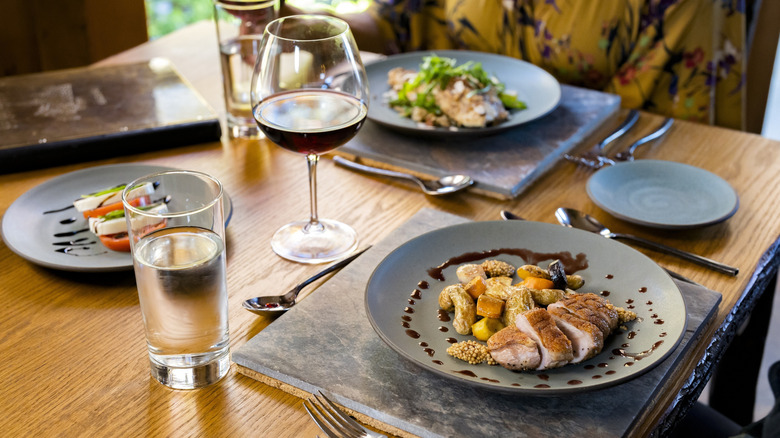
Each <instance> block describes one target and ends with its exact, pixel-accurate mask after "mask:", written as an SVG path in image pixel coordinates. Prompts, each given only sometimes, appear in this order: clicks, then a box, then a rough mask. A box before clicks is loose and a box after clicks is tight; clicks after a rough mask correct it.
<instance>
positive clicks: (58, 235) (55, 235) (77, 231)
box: [54, 228, 89, 237]
mask: <svg viewBox="0 0 780 438" xmlns="http://www.w3.org/2000/svg"><path fill="white" fill-rule="evenodd" d="M87 231H89V228H82V229H80V230H74V231H65V232H63V233H56V234H54V237H70V236H75V235H76V234H80V233H84V232H87Z"/></svg>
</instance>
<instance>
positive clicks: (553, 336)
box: [515, 308, 574, 370]
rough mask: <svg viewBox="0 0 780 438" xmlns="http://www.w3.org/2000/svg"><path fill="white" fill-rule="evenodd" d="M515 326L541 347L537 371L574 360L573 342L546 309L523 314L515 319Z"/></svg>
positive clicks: (556, 366)
mask: <svg viewBox="0 0 780 438" xmlns="http://www.w3.org/2000/svg"><path fill="white" fill-rule="evenodd" d="M515 324H516V325H517V328H519V329H520V331H522V332H523V333H525V334H526V335H528V336H530V337H531V339H533V340H534V341H536V343H537V344H538V346H539V352H540V354H541V356H542V360H541V363H540V364H539V366H538V367H537V368H536V369H538V370H546V369H549V368H558V367H561V366H563V365H566V364H567V363H569V362H570V361H571V360H572V359H574V354H573V353H572V348H571V341H570V340H569V338H567V337H566V335H564V334H563V332H562V331H561V329H559V328H558V326H557V325H555V321H554V320H553V318H552V316H551V315H550V314H549V313H548V312H547V310H546V309H542V308H536V309H532V310H529V311H527V312H525V313H521V314H520V315H518V316H517V319H515Z"/></svg>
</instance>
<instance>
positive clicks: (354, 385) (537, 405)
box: [233, 209, 721, 437]
mask: <svg viewBox="0 0 780 438" xmlns="http://www.w3.org/2000/svg"><path fill="white" fill-rule="evenodd" d="M465 221H466V220H465V219H463V218H461V217H458V216H453V215H450V214H447V213H442V212H439V211H434V210H429V209H424V210H421V211H420V212H418V213H417V214H416V215H415V216H414V217H413V218H412V219H410V220H409V221H408V222H407V223H405V224H404V225H402V226H401V227H399V228H398V229H396V230H394V231H393V232H392V233H391V234H390V235H389V236H388V237H387V238H386V239H384V240H383V241H382V242H380V243H378V244H376V245H374V247H373V248H371V249H370V250H369V251H367V252H366V253H365V254H363V255H362V256H361V257H359V258H358V259H357V260H356V261H354V262H353V263H352V264H350V265H349V266H348V267H346V268H344V269H343V270H342V271H341V272H339V273H338V274H337V275H335V276H334V277H333V278H332V279H330V280H329V281H328V282H327V283H326V284H324V285H323V286H321V287H320V288H319V289H318V290H317V291H316V292H314V293H313V294H312V295H310V296H309V297H307V298H306V299H305V300H303V301H302V302H301V303H300V304H299V305H297V306H296V307H295V308H294V309H293V310H291V311H289V312H287V313H286V314H285V315H283V316H281V317H280V318H279V319H278V320H277V321H275V322H274V323H273V324H271V325H269V326H268V327H266V328H265V329H264V330H263V331H262V332H260V333H259V334H258V335H257V336H255V337H254V338H252V339H251V340H250V341H249V342H247V343H246V344H245V345H244V346H242V347H241V348H239V349H238V350H237V351H235V352H234V353H233V361H235V362H236V364H237V365H238V370H239V372H241V373H243V374H246V375H248V376H250V377H252V378H255V379H258V380H260V381H263V382H266V383H268V384H270V385H272V386H276V387H279V388H282V389H283V390H285V391H288V392H290V393H293V394H296V395H298V396H305V395H306V393H313V392H315V391H317V390H322V391H325V392H326V393H327V394H329V395H331V396H332V397H333V398H334V399H335V400H336V402H337V403H339V404H340V405H342V406H344V407H345V408H347V410H349V411H350V412H351V413H352V414H354V415H355V416H356V417H357V418H359V419H361V420H363V421H365V422H366V423H367V424H370V425H373V426H375V427H377V428H380V429H383V430H386V431H388V432H390V433H394V434H397V435H401V436H422V437H471V436H517V437H521V436H532V437H538V436H551V437H553V436H554V437H560V436H624V435H626V434H627V432H628V431H630V430H631V428H632V427H633V426H634V424H635V422H636V421H637V419H638V418H639V417H640V414H641V413H642V412H643V411H644V410H645V409H647V408H648V407H649V406H651V405H652V404H653V403H654V402H655V400H656V398H657V397H658V395H659V394H658V387H659V385H660V384H662V383H663V382H664V381H665V380H666V379H667V377H668V375H669V373H670V370H671V369H673V368H674V367H675V366H676V365H677V364H678V363H679V362H680V361H681V359H682V358H683V356H684V355H685V353H686V352H687V351H688V349H689V347H690V342H689V341H690V340H691V339H692V338H696V337H698V336H699V334H700V333H701V329H702V328H703V327H704V325H705V324H703V322H704V321H707V320H709V318H711V317H712V316H713V315H714V314H715V311H716V310H717V306H718V303H719V302H720V300H721V295H720V294H719V293H717V292H713V291H710V290H708V289H705V288H703V287H699V286H693V285H690V284H687V283H682V282H680V283H677V284H678V286H679V288H680V290H681V291H682V294H683V297H684V299H685V303H686V308H687V311H688V326H687V329H686V332H685V334H684V336H683V340H682V341H681V343H680V345H679V346H678V347H677V349H676V350H675V351H674V352H672V354H671V355H670V356H669V357H668V358H667V359H665V360H664V361H662V362H661V363H660V364H659V365H657V366H656V367H655V368H653V369H652V370H650V371H648V372H647V373H645V374H643V375H641V376H639V377H637V378H634V379H632V380H629V381H628V382H625V383H622V384H620V385H617V386H613V387H609V388H606V389H600V390H594V391H589V392H582V393H573V394H568V395H565V396H528V395H520V394H503V393H498V392H493V391H487V390H481V389H478V388H475V387H472V386H469V385H466V384H460V383H459V382H453V381H452V380H450V379H445V378H442V377H439V376H438V375H435V374H433V373H430V372H427V371H424V370H422V369H421V368H419V367H418V366H417V365H415V364H413V363H411V362H409V361H406V360H405V359H403V358H402V357H401V356H400V355H398V354H397V353H396V352H395V351H394V350H392V349H390V348H389V347H388V346H386V345H385V344H384V343H383V342H382V340H381V339H380V338H379V336H378V335H377V334H376V333H375V332H374V331H373V329H372V328H371V325H370V323H369V321H368V318H367V316H366V312H365V307H364V291H365V286H366V284H367V282H368V279H369V277H370V275H371V273H372V272H373V270H374V268H375V267H376V266H377V265H378V264H379V263H380V262H381V261H382V259H384V257H385V256H386V255H387V254H388V253H390V252H391V251H392V250H394V249H395V248H397V247H398V246H399V245H401V244H402V243H404V242H406V241H408V240H409V239H411V238H413V237H416V236H418V235H420V234H423V233H425V232H427V231H430V230H432V229H436V228H439V227H443V226H448V225H453V224H457V223H463V222H465Z"/></svg>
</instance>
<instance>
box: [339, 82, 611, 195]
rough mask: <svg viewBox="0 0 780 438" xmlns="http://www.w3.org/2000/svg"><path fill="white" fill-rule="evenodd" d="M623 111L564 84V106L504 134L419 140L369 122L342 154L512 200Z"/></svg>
mask: <svg viewBox="0 0 780 438" xmlns="http://www.w3.org/2000/svg"><path fill="white" fill-rule="evenodd" d="M377 104H378V103H377ZM619 108H620V97H619V96H617V95H614V94H608V93H603V92H600V91H594V90H588V89H585V88H578V87H572V86H569V85H561V101H560V103H559V105H558V107H557V108H556V109H555V110H553V111H552V112H551V113H550V114H548V115H546V116H544V117H542V118H541V119H538V120H536V121H533V122H531V123H527V124H525V125H522V126H519V127H517V128H514V129H511V130H509V131H506V132H504V133H501V134H496V135H491V136H486V137H476V136H464V137H463V138H459V137H447V138H444V139H441V138H431V137H420V136H412V135H404V134H400V133H397V132H395V131H393V130H390V129H388V128H384V127H382V126H380V125H378V124H376V123H373V122H370V121H369V122H367V123H366V124H365V125H364V126H363V128H362V129H361V130H360V132H359V133H358V135H357V136H356V137H355V138H354V139H353V140H351V141H350V142H349V143H347V144H345V145H344V146H342V147H341V148H339V150H338V152H343V153H346V154H349V155H355V156H357V157H360V158H366V159H368V160H371V161H374V162H378V163H382V164H386V165H388V167H392V168H394V169H401V170H409V171H412V172H416V173H422V174H426V175H433V176H437V177H440V176H444V175H446V174H454V173H460V174H466V175H469V176H471V177H472V178H473V179H474V181H476V185H475V186H474V188H473V190H479V191H481V192H483V193H486V194H489V195H494V196H495V197H499V198H514V197H516V196H518V195H519V194H520V193H521V192H522V190H523V189H524V188H525V187H527V186H528V185H529V184H530V183H531V182H533V181H534V180H536V179H537V178H538V177H539V176H541V175H542V174H543V173H544V172H546V171H547V170H548V169H550V168H551V167H552V166H553V164H555V163H556V162H557V161H558V160H559V159H560V157H561V156H562V155H563V154H564V153H566V152H568V151H570V150H572V149H573V148H574V147H576V146H577V145H579V144H580V143H581V142H582V141H583V140H584V139H585V138H587V137H588V135H590V134H591V133H592V132H594V131H595V130H596V129H597V128H598V127H599V126H601V125H602V124H603V123H604V122H605V121H607V120H608V119H609V118H610V117H612V116H613V115H614V114H615V113H616V112H617V111H618V109H619Z"/></svg>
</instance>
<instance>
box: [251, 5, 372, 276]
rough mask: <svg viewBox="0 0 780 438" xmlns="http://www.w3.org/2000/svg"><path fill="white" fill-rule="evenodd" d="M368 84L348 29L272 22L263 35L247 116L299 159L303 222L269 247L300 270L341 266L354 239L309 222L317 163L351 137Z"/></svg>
mask: <svg viewBox="0 0 780 438" xmlns="http://www.w3.org/2000/svg"><path fill="white" fill-rule="evenodd" d="M368 96H369V90H368V80H367V78H366V72H365V69H364V68H363V62H362V61H361V59H360V53H359V52H358V49H357V45H356V44H355V40H354V38H353V37H352V32H351V31H350V29H349V25H347V23H346V22H344V21H343V20H340V19H338V18H334V17H328V16H318V15H295V16H289V17H283V18H279V19H277V20H274V21H272V22H271V23H269V24H268V25H267V26H266V28H265V33H264V35H263V41H262V43H261V45H260V52H259V54H258V59H257V64H256V65H255V70H254V74H253V75H252V105H253V109H252V111H253V115H254V118H255V120H256V121H257V124H258V126H259V127H260V129H261V130H262V131H263V132H264V133H265V135H266V137H267V138H268V139H269V140H271V141H272V142H274V143H276V144H277V145H279V146H281V147H283V148H285V149H288V150H290V151H293V152H296V153H299V154H302V155H304V156H305V157H306V161H307V163H308V168H309V193H310V202H311V214H310V217H309V220H307V221H299V222H293V223H290V224H288V225H285V226H284V227H282V228H281V229H279V230H278V231H277V232H276V233H275V234H274V236H273V238H272V239H271V246H272V248H273V250H274V251H275V252H276V253H277V254H279V255H280V256H282V257H284V258H286V259H289V260H294V261H297V262H302V263H323V262H328V261H331V260H336V259H339V258H342V257H343V256H345V255H347V254H349V253H350V252H352V251H354V250H355V249H356V248H357V243H358V242H357V234H356V233H355V231H354V230H353V229H352V228H351V227H350V226H348V225H346V224H343V223H341V222H338V221H335V220H330V219H320V218H319V217H318V216H317V181H316V176H317V172H316V170H317V161H318V160H319V156H320V154H323V153H325V152H328V151H331V150H333V149H335V148H337V147H339V146H341V145H343V144H344V143H346V142H347V141H349V140H350V139H351V138H352V137H354V136H355V134H357V132H358V130H360V128H361V127H362V126H363V122H364V121H365V118H366V114H367V113H368V100H369V97H368Z"/></svg>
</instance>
